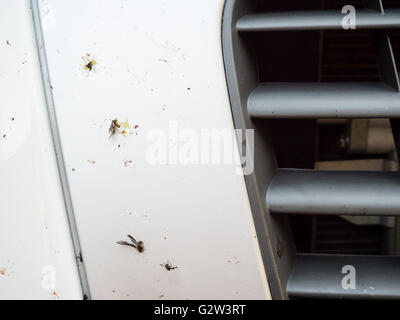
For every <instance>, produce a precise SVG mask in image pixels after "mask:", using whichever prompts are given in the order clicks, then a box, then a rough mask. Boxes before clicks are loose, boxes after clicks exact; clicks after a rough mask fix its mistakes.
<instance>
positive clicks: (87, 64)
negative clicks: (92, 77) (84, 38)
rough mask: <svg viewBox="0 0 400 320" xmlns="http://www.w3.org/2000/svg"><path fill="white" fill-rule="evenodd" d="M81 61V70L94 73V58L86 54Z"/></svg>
mask: <svg viewBox="0 0 400 320" xmlns="http://www.w3.org/2000/svg"><path fill="white" fill-rule="evenodd" d="M82 59H83V69H85V71H88V72H90V71H92V70H93V71H96V69H95V67H96V64H97V62H96V60H94V58H92V57H91V56H90V54H89V53H87V54H86V56H84V57H82Z"/></svg>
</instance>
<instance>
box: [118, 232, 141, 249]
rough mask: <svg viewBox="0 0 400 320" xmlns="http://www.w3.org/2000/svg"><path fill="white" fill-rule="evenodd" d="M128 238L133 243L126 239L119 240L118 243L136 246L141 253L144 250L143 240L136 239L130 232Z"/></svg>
mask: <svg viewBox="0 0 400 320" xmlns="http://www.w3.org/2000/svg"><path fill="white" fill-rule="evenodd" d="M128 238H129V239H130V240H131V242H132V243H129V242H126V241H118V242H117V243H118V244H120V245H121V246H129V247H132V248H135V249H136V250H137V251H139V252H140V253H143V252H144V243H143V241H136V239H135V238H134V237H132V236H131V235H129V234H128Z"/></svg>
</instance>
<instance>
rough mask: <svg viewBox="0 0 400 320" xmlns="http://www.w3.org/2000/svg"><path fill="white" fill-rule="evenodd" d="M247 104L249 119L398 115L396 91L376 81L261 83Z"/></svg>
mask: <svg viewBox="0 0 400 320" xmlns="http://www.w3.org/2000/svg"><path fill="white" fill-rule="evenodd" d="M247 103H248V106H247V108H248V113H249V115H250V116H251V117H253V118H282V117H284V118H324V117H325V118H384V117H400V93H399V92H398V91H396V90H395V89H393V88H392V87H390V86H388V85H386V84H384V83H380V82H366V83H350V82H347V83H296V82H293V83H288V82H286V83H276V82H274V83H262V84H260V85H259V86H258V87H257V88H256V89H254V90H253V91H252V93H251V94H250V96H249V98H248V102H247Z"/></svg>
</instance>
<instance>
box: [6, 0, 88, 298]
mask: <svg viewBox="0 0 400 320" xmlns="http://www.w3.org/2000/svg"><path fill="white" fill-rule="evenodd" d="M0 7H1V8H2V10H1V11H0V58H1V63H0V88H1V103H0V104H1V107H0V197H1V201H0V219H1V222H0V299H82V291H81V286H80V283H79V277H78V273H77V268H76V263H75V256H74V252H73V249H72V245H71V239H70V231H69V226H68V221H67V219H66V214H65V208H64V199H63V196H62V192H61V188H60V183H59V175H58V171H57V165H56V160H55V154H54V149H53V144H52V139H51V135H50V130H49V126H48V118H47V111H46V104H45V102H44V97H43V88H42V82H41V79H40V69H39V64H38V60H37V54H36V49H35V47H34V45H35V40H34V34H33V28H32V18H31V13H30V9H29V2H28V1H22V0H19V1H15V0H0Z"/></svg>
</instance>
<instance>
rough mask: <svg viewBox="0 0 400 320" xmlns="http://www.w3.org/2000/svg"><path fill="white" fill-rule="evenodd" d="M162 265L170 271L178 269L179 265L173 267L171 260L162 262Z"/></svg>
mask: <svg viewBox="0 0 400 320" xmlns="http://www.w3.org/2000/svg"><path fill="white" fill-rule="evenodd" d="M160 266H162V267H164V268H165V269H167V270H168V271H171V270H175V269H178V267H173V266H172V264H171V262H169V261H168V262H167V263H163V264H160Z"/></svg>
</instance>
